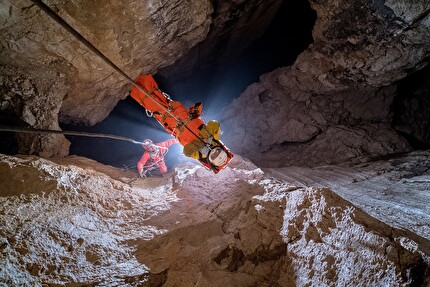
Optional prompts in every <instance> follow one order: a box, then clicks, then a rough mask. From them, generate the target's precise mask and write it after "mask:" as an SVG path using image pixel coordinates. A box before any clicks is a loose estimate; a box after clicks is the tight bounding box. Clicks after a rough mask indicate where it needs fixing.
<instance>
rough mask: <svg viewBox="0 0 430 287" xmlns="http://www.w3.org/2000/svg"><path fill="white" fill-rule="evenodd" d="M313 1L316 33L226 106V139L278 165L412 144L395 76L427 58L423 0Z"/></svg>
mask: <svg viewBox="0 0 430 287" xmlns="http://www.w3.org/2000/svg"><path fill="white" fill-rule="evenodd" d="M311 5H312V7H313V8H314V9H315V10H316V11H317V13H318V19H317V22H316V24H315V27H314V29H313V37H314V43H313V44H312V45H311V46H310V47H309V48H308V49H307V50H306V51H304V52H303V53H302V54H300V55H299V57H298V59H297V60H296V62H295V63H294V65H292V66H290V67H285V68H280V69H278V70H275V71H273V72H271V73H268V74H266V75H264V76H262V77H260V82H259V83H255V84H253V85H251V86H250V87H248V88H247V90H246V91H245V92H244V93H243V94H242V95H241V97H240V98H239V99H237V100H236V101H234V102H233V103H232V105H230V106H229V107H227V109H226V110H225V111H224V112H223V113H222V114H221V116H224V120H223V124H224V126H225V127H226V128H225V134H224V138H225V142H226V143H228V144H229V145H231V147H232V149H233V150H234V151H236V152H238V153H240V154H243V155H245V156H248V157H250V158H252V159H253V160H255V162H258V163H259V164H262V165H272V164H274V165H277V166H281V165H302V164H306V165H323V164H333V163H339V162H345V161H348V160H354V159H357V160H358V159H360V158H362V157H376V156H381V155H385V154H389V153H397V152H405V151H408V150H410V146H409V143H408V142H407V141H406V140H405V138H403V137H402V136H400V135H399V134H398V133H397V132H396V130H394V129H393V127H392V125H393V124H392V121H393V113H392V110H391V105H392V103H393V101H394V97H395V96H396V95H397V86H396V84H392V83H394V82H396V81H398V80H400V79H403V78H404V77H405V76H406V75H407V74H408V73H412V72H413V71H416V70H418V69H420V68H422V67H423V66H425V65H426V64H427V63H428V56H429V55H430V42H429V41H428V39H430V29H429V28H430V24H429V23H430V15H429V13H430V8H429V7H428V5H427V4H426V1H415V2H414V3H413V4H411V3H409V2H408V1H403V2H398V1H397V2H395V3H394V2H391V1H388V2H387V1H385V2H382V1H376V2H375V1H373V2H372V1H353V2H351V1H323V2H321V1H311ZM411 113H412V112H409V114H411ZM403 120H404V121H405V119H403ZM406 121H410V122H412V121H413V120H406ZM425 127H426V125H425V124H424V125H421V126H420V128H424V129H425ZM427 127H428V126H427ZM410 132H411V131H410ZM412 132H413V131H412ZM243 143H246V144H243ZM274 159H277V160H276V161H274Z"/></svg>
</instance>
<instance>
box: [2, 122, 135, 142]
mask: <svg viewBox="0 0 430 287" xmlns="http://www.w3.org/2000/svg"><path fill="white" fill-rule="evenodd" d="M0 131H2V132H20V133H35V134H39V133H45V134H64V135H73V136H84V137H93V138H109V139H114V140H121V141H128V142H131V143H134V144H143V142H140V141H136V140H134V139H132V138H127V137H123V136H117V135H111V134H99V133H87V132H77V131H57V130H47V129H34V128H24V127H10V126H0Z"/></svg>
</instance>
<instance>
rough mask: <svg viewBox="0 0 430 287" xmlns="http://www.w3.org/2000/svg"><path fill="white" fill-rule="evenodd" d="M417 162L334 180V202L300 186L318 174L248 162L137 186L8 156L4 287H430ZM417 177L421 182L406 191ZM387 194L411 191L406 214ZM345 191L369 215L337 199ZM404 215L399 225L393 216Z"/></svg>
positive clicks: (1, 237)
mask: <svg viewBox="0 0 430 287" xmlns="http://www.w3.org/2000/svg"><path fill="white" fill-rule="evenodd" d="M409 157H410V158H407V161H408V162H409V163H410V165H409V166H407V167H406V166H404V165H402V164H399V163H400V162H401V161H402V160H401V159H398V160H396V161H393V162H392V163H391V164H392V165H393V166H392V167H390V164H386V163H385V164H384V163H383V162H381V163H379V164H378V163H376V164H375V163H373V164H372V163H371V164H369V165H368V166H363V167H361V168H362V169H363V170H362V172H363V173H362V174H360V173H359V170H358V169H356V170H355V173H354V172H352V169H350V170H348V171H346V170H343V171H342V174H340V173H336V172H333V176H332V178H331V181H329V182H330V183H331V184H332V185H333V189H332V190H330V189H328V188H322V187H319V188H318V187H316V186H315V185H314V184H313V183H311V182H309V181H308V183H307V187H306V186H305V185H306V184H305V183H304V182H303V181H302V182H301V181H300V176H308V179H311V178H313V179H319V176H320V175H321V172H322V171H321V170H319V171H318V170H315V171H314V175H312V171H310V170H301V169H298V168H296V169H290V170H288V172H287V173H283V170H282V169H278V170H277V169H272V170H269V171H263V170H261V169H259V168H257V167H256V166H254V165H253V164H252V163H251V162H250V161H249V160H247V159H243V158H241V157H239V156H237V157H235V158H234V160H233V161H232V162H231V164H230V166H229V167H227V168H226V169H225V170H223V171H222V172H220V173H219V174H217V175H216V176H214V175H213V173H211V172H209V171H207V170H205V169H204V168H203V167H201V166H200V165H194V164H192V163H187V164H183V165H181V166H178V167H176V168H175V170H174V171H170V172H169V173H168V174H166V176H165V177H163V178H147V179H137V178H136V177H135V176H136V174H134V173H130V172H125V171H123V170H120V169H114V168H112V167H108V166H103V165H101V164H99V163H97V162H95V161H92V160H88V159H85V158H78V157H69V158H63V159H58V160H57V163H54V162H52V161H49V160H45V159H42V158H38V157H35V156H33V157H28V156H27V157H19V158H18V157H13V156H3V155H1V156H0V179H1V180H0V189H1V190H2V193H1V196H0V202H1V204H0V222H1V223H2V229H1V230H0V250H1V253H0V258H1V260H0V267H1V268H0V282H2V283H5V284H6V285H9V286H20V285H23V284H24V285H25V284H31V285H34V286H38V285H41V284H46V285H51V284H52V285H54V284H57V285H73V286H88V285H103V286H118V285H121V286H322V285H342V286H360V285H363V284H364V285H369V286H379V285H387V286H401V285H406V286H408V284H409V285H410V286H414V285H416V286H425V282H428V273H426V269H428V262H429V254H430V248H429V247H430V245H429V240H430V232H429V226H428V225H426V224H423V223H424V222H426V221H427V220H429V216H430V215H429V214H428V213H427V214H425V212H424V213H423V211H425V209H426V208H427V206H423V205H422V204H421V203H423V202H424V203H425V202H428V198H429V197H428V193H425V192H422V191H423V190H425V185H424V184H423V182H424V181H425V178H426V176H428V171H425V170H424V169H423V168H424V167H426V164H428V161H429V160H430V155H429V153H428V152H427V153H416V154H411V155H410V156H409ZM373 165H375V166H373ZM396 165H397V168H401V169H398V170H396V168H393V167H394V166H396ZM375 167H378V172H374V173H372V172H371V169H375V170H376V169H377V168H375ZM366 168H367V170H366ZM420 168H421V169H422V170H421V174H420V175H417V172H418V170H419V169H420ZM347 172H349V173H348V176H347ZM409 172H415V174H416V176H415V177H411V178H409V180H408V181H407V182H406V181H402V180H399V176H400V178H401V177H402V176H403V175H404V174H405V173H409ZM294 174H295V175H294ZM299 175H300V176H299ZM287 177H289V178H290V179H294V178H295V179H296V180H297V181H298V182H299V183H300V182H301V183H300V184H299V185H296V184H294V185H293V184H292V183H291V182H292V181H291V180H290V179H288V180H286V178H287ZM23 179H25V181H23ZM375 180H376V181H375ZM381 181H382V182H385V183H387V184H388V183H390V184H391V185H393V186H394V185H395V186H397V187H398V188H400V186H403V188H404V189H407V190H408V201H407V202H406V203H405V202H404V201H401V202H397V203H396V201H395V197H390V201H387V202H383V201H378V203H377V204H374V203H375V202H374V201H372V197H373V196H375V193H379V192H388V191H387V190H386V189H385V190H384V189H381V186H380V182H381ZM296 183H297V182H296ZM318 183H321V181H319V182H318ZM348 184H349V186H348ZM312 186H313V187H312ZM340 187H342V190H343V192H344V193H343V196H344V197H346V198H350V199H353V197H350V196H351V195H355V196H356V199H353V202H354V203H355V204H358V205H360V206H362V207H363V209H359V208H357V207H356V206H355V204H354V205H353V204H351V202H349V201H346V200H345V199H344V198H342V197H340V196H339V195H337V194H336V192H339V191H341V190H340V189H339V188H340ZM363 188H368V189H371V192H370V191H365V192H362V193H360V192H359V190H360V189H363ZM354 190H355V191H354ZM357 190H358V192H357ZM348 191H349V192H350V194H349V195H348ZM364 198H368V201H367V202H364V204H363V199H364ZM357 199H358V200H357ZM374 199H376V197H373V200H374ZM419 199H420V200H421V202H420V200H419ZM414 200H415V202H414ZM399 205H402V206H403V208H402V210H401V211H402V212H403V213H402V214H403V215H405V216H403V217H401V218H399V216H395V215H394V214H392V213H393V211H395V210H396V208H398V207H399ZM369 206H371V207H370V208H369ZM406 206H409V207H410V208H406ZM366 211H371V212H373V216H374V217H372V216H369V215H368V214H367V213H366ZM375 211H376V213H375ZM420 211H421V212H420ZM397 215H398V213H397ZM423 215H424V216H423ZM376 218H378V219H376ZM402 219H404V220H402ZM411 219H412V220H411ZM413 219H415V220H413ZM410 220H411V221H410ZM383 222H385V223H383ZM393 225H395V226H398V227H400V228H401V229H397V228H395V227H393ZM426 280H427V281H426ZM420 284H423V285H420Z"/></svg>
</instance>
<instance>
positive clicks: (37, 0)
mask: <svg viewBox="0 0 430 287" xmlns="http://www.w3.org/2000/svg"><path fill="white" fill-rule="evenodd" d="M31 1H32V2H33V3H34V4H36V5H37V6H38V7H39V8H40V9H42V10H43V11H44V12H46V14H47V15H48V16H49V17H51V18H52V19H53V20H55V21H56V22H57V23H58V24H60V25H61V26H62V27H63V28H65V29H66V30H67V31H68V32H70V33H71V34H72V35H73V36H75V37H76V38H77V39H78V40H79V41H80V42H81V43H82V44H84V45H85V46H86V47H87V48H88V49H90V50H91V51H93V52H94V53H95V54H96V55H97V56H99V57H100V58H101V59H102V60H104V61H105V62H106V63H107V64H108V65H109V66H111V67H112V68H113V69H114V70H116V71H117V72H118V73H120V74H121V75H122V76H123V77H125V78H126V79H127V80H128V81H129V82H130V83H131V84H132V85H133V86H135V87H136V88H137V89H139V90H140V91H141V92H142V93H144V94H145V95H146V96H147V97H148V98H150V99H151V100H152V101H154V103H155V104H157V105H158V106H159V107H160V108H161V109H163V110H164V111H165V112H166V113H168V114H169V115H170V116H171V117H172V118H173V119H175V120H176V122H177V123H181V122H182V120H180V119H178V118H177V117H176V116H175V115H173V114H171V113H170V111H169V110H168V109H166V108H165V107H164V106H163V105H161V104H160V103H158V102H157V101H156V100H155V99H154V98H153V97H152V96H151V95H150V94H149V93H148V92H147V91H146V90H145V89H143V88H142V87H141V86H139V85H137V84H136V83H135V82H134V81H133V79H132V78H131V77H129V76H128V75H127V74H126V73H125V72H124V71H123V70H121V69H120V68H119V67H118V66H117V65H115V64H114V63H113V62H112V61H111V60H110V59H109V58H108V57H106V56H105V55H104V54H103V53H102V52H101V51H100V50H99V49H97V48H96V47H95V46H94V45H93V44H91V42H89V41H88V40H87V39H85V37H84V36H82V35H81V34H80V33H79V32H78V31H76V30H75V29H74V28H73V27H72V26H70V25H69V24H68V23H67V22H66V21H65V20H64V19H63V18H61V17H60V16H59V15H58V14H57V13H55V11H53V10H52V9H51V8H50V7H49V6H47V5H46V4H45V3H43V1H41V0H31ZM184 127H185V128H186V129H187V130H188V131H190V132H191V133H192V134H193V135H194V136H195V137H196V138H197V139H199V140H200V141H202V142H203V143H204V144H205V145H206V144H207V143H206V142H205V141H204V140H203V139H201V138H200V137H199V136H198V135H196V134H195V133H194V132H193V131H192V130H191V129H190V128H189V127H188V126H187V125H186V124H184Z"/></svg>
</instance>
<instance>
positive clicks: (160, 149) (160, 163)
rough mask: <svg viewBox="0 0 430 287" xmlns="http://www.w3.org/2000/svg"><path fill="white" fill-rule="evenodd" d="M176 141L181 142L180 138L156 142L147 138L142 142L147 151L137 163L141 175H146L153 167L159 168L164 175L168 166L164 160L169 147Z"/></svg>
mask: <svg viewBox="0 0 430 287" xmlns="http://www.w3.org/2000/svg"><path fill="white" fill-rule="evenodd" d="M175 143H179V142H178V140H176V139H170V140H166V141H163V142H159V143H156V144H154V143H153V142H152V140H150V139H146V140H145V141H144V142H143V144H142V146H143V148H144V149H145V152H144V153H143V155H142V157H141V158H140V160H139V162H138V163H137V170H138V171H139V176H140V177H144V176H146V172H147V171H150V170H153V169H158V171H159V172H160V174H162V175H163V174H165V173H166V172H167V166H166V163H165V162H164V155H165V154H166V153H167V151H168V147H169V146H171V145H172V144H175Z"/></svg>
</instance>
